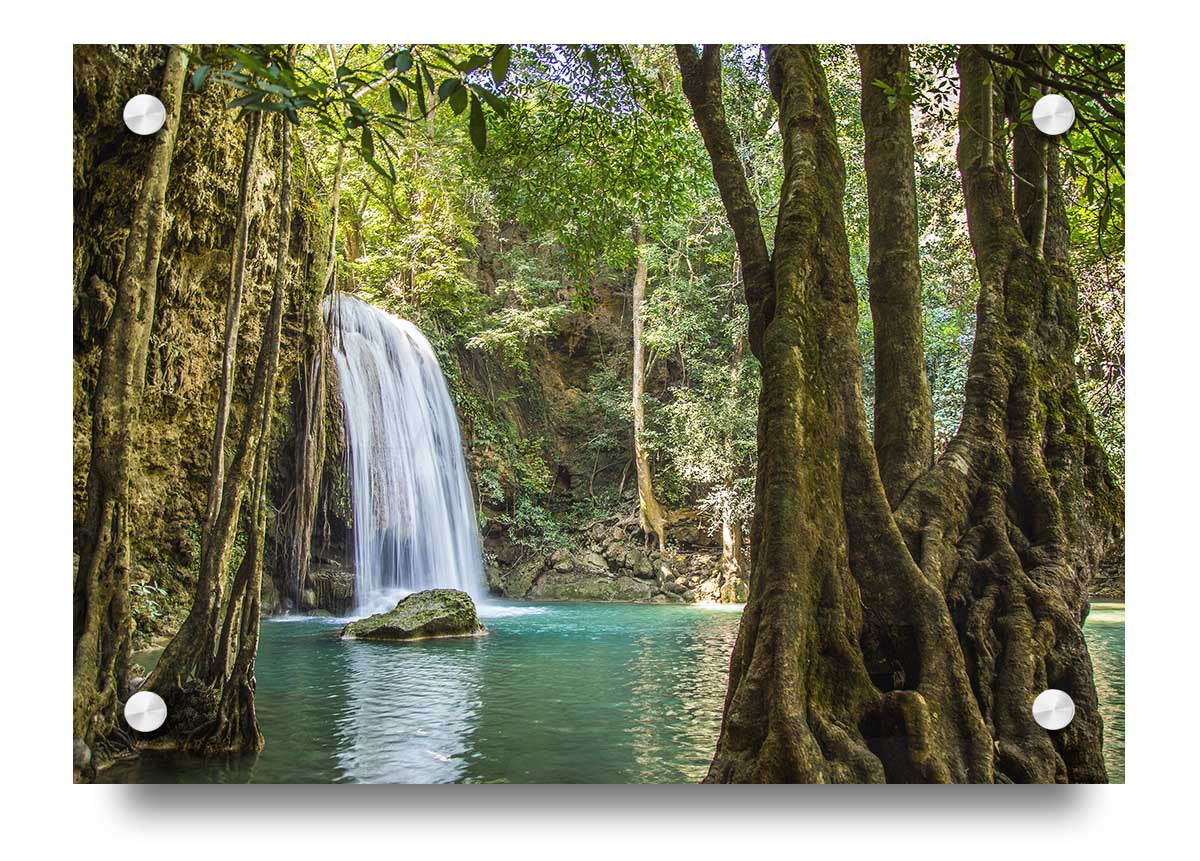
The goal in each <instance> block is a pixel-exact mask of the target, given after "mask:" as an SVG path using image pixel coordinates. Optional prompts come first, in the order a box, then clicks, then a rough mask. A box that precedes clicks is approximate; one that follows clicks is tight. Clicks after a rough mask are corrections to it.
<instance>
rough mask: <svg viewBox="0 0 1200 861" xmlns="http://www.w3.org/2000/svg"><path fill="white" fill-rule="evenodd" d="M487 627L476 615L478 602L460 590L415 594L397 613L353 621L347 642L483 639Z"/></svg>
mask: <svg viewBox="0 0 1200 861" xmlns="http://www.w3.org/2000/svg"><path fill="white" fill-rule="evenodd" d="M486 633H487V628H485V627H483V625H482V624H481V623H480V621H479V617H478V616H476V615H475V603H474V602H473V601H472V600H471V596H470V595H468V594H467V593H466V592H460V591H458V590H457V589H426V590H425V591H424V592H414V593H413V594H411V595H409V596H408V597H407V598H404V599H402V600H401V601H400V603H399V604H397V605H396V608H395V609H394V610H391V611H389V612H387V613H378V614H376V615H374V616H368V617H367V618H365V619H359V620H358V621H357V622H351V623H350V624H349V625H347V626H346V627H345V628H343V629H342V639H343V640H429V639H433V638H435V637H479V636H482V635H483V634H486Z"/></svg>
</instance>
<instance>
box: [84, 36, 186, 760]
mask: <svg viewBox="0 0 1200 861" xmlns="http://www.w3.org/2000/svg"><path fill="white" fill-rule="evenodd" d="M186 71H187V54H186V52H185V51H184V50H183V49H182V48H172V49H171V50H170V52H169V53H168V55H167V62H166V67H165V70H164V73H163V86H162V90H161V92H160V93H159V95H160V96H161V98H162V102H163V105H164V106H165V107H166V112H167V117H166V122H165V123H164V125H163V128H162V130H161V131H159V132H158V134H157V135H156V136H155V138H154V140H153V143H152V147H153V148H152V151H151V153H150V155H149V158H148V160H147V162H146V168H145V172H144V174H143V177H142V184H141V188H140V190H139V192H138V196H137V198H136V200H135V202H134V205H133V213H132V218H131V220H130V227H129V236H128V238H127V240H126V242H125V257H124V259H123V260H122V261H121V266H120V269H119V271H118V276H117V284H116V301H115V304H114V308H113V312H112V317H111V318H110V320H109V321H108V325H107V327H106V328H105V331H104V343H103V350H102V353H101V358H100V368H99V373H98V376H97V381H96V391H95V395H94V397H93V399H92V445H91V461H90V464H89V467H88V485H87V500H88V502H87V513H86V515H85V518H84V522H83V528H82V529H81V531H80V540H79V547H78V552H79V571H78V574H77V576H76V580H75V590H74V592H75V594H74V626H73V627H74V630H73V647H74V677H73V691H74V708H73V732H74V737H75V746H76V752H75V753H76V756H75V766H76V768H75V774H76V779H83V778H87V777H88V776H89V775H90V771H91V767H92V750H91V747H92V746H93V745H95V744H96V743H97V740H98V739H103V738H104V737H105V736H107V735H108V734H110V733H112V732H113V731H114V730H116V729H117V727H118V723H117V710H118V707H119V706H120V703H121V702H122V701H123V700H124V699H125V697H126V695H127V691H126V685H127V679H126V676H127V667H128V664H129V647H130V637H131V633H132V626H133V622H132V619H131V617H130V610H129V564H130V559H129V556H130V550H129V482H130V476H131V470H132V463H131V461H132V458H133V442H132V436H133V430H134V427H135V426H136V423H137V420H138V413H139V407H140V405H141V399H142V390H143V388H144V387H145V377H146V357H147V351H148V349H149V346H150V333H151V327H152V325H153V321H154V307H155V304H156V299H157V294H158V263H159V256H160V253H161V251H162V238H163V229H164V222H165V220H166V212H165V200H166V193H167V182H168V179H169V178H170V175H171V159H172V156H173V154H174V150H175V138H176V132H177V131H178V127H179V116H180V103H181V100H182V98H183V80H184V77H185V73H186Z"/></svg>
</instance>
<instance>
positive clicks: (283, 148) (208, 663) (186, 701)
mask: <svg viewBox="0 0 1200 861" xmlns="http://www.w3.org/2000/svg"><path fill="white" fill-rule="evenodd" d="M280 152H281V156H280V158H281V167H280V189H279V206H280V210H279V211H280V216H279V228H278V237H277V243H278V248H277V251H276V259H275V276H274V283H273V288H272V292H271V306H270V310H269V311H268V312H267V320H266V323H265V325H264V326H263V340H262V344H261V346H260V347H259V353H258V358H257V360H256V362H255V367H254V381H253V384H252V388H251V394H250V403H249V408H248V409H247V411H246V419H245V425H244V427H243V429H242V434H241V437H240V439H239V441H238V446H237V449H236V451H235V453H234V457H233V461H232V462H231V464H230V468H229V473H228V475H227V478H226V483H225V488H224V491H223V493H222V504H221V510H220V512H219V515H218V521H217V523H216V525H215V527H214V529H213V531H212V536H213V537H212V540H213V541H214V542H216V543H218V545H226V546H227V545H228V543H229V542H231V541H232V535H233V534H234V533H236V531H237V528H238V522H239V514H240V509H241V506H242V501H243V497H244V495H245V492H246V486H247V484H249V485H250V490H251V495H250V505H249V526H248V528H247V529H246V536H247V542H246V553H245V556H244V557H243V559H242V563H241V565H240V566H239V568H238V571H237V573H236V575H235V577H234V580H233V584H232V586H231V588H230V590H229V594H228V598H227V600H226V601H225V602H224V614H223V616H219V615H217V614H210V615H209V617H208V618H209V619H211V620H212V621H210V622H207V623H206V622H205V619H204V617H201V616H199V615H197V614H196V612H195V606H196V605H197V604H200V599H201V596H200V595H199V594H197V595H196V596H195V599H194V602H193V612H192V613H191V614H189V616H188V619H187V620H186V621H185V623H184V625H183V626H182V627H181V628H180V630H179V633H178V634H176V636H175V637H174V638H173V639H172V640H171V642H170V643H169V644H168V645H167V648H166V649H165V650H164V651H163V655H162V657H161V658H160V659H159V663H158V665H157V666H156V667H155V668H154V671H153V672H152V673H151V674H150V677H149V678H148V679H147V681H146V687H147V688H149V689H152V690H154V691H155V692H156V693H158V694H159V695H160V696H162V697H163V699H164V700H166V702H167V705H168V707H169V709H170V710H171V712H172V715H173V720H172V724H171V726H170V729H169V730H168V731H167V732H166V733H165V734H164V735H163V736H162V737H160V738H158V739H155V740H154V741H152V742H148V743H147V745H146V746H148V747H156V748H167V749H178V750H187V751H192V752H196V753H203V754H209V755H212V754H224V753H252V752H255V751H257V750H259V749H261V747H262V735H261V733H260V732H259V729H258V721H257V718H256V716H255V711H254V688H255V681H254V655H255V652H256V651H257V649H258V632H259V615H260V613H259V610H260V597H261V588H262V565H263V550H264V543H265V531H266V504H265V496H266V481H267V464H268V461H269V443H270V433H271V420H272V414H273V412H274V396H275V384H276V378H277V376H278V367H279V354H280V340H281V333H282V327H283V310H284V304H285V293H286V286H287V283H288V274H287V255H288V244H289V239H290V231H291V138H290V126H289V124H288V122H287V120H286V119H284V118H282V117H281V118H280ZM217 558H220V559H221V564H222V568H221V569H220V571H219V572H218V577H217V580H218V581H222V580H224V565H225V564H226V559H227V552H226V553H221V554H218V555H217ZM201 585H202V584H199V583H198V584H197V589H199V588H201ZM219 594H220V593H219V592H218V596H219ZM209 600H210V601H212V599H211V597H210V598H209ZM218 609H220V608H218ZM206 624H207V625H210V626H211V627H207V626H206ZM176 713H178V714H179V715H180V718H179V719H178V720H176V719H174V715H175V714H176Z"/></svg>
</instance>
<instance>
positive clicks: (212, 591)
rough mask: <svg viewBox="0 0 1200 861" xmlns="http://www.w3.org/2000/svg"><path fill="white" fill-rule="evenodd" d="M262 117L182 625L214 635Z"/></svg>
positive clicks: (251, 144)
mask: <svg viewBox="0 0 1200 861" xmlns="http://www.w3.org/2000/svg"><path fill="white" fill-rule="evenodd" d="M261 127H262V114H260V113H257V112H256V113H252V114H250V115H249V117H247V119H246V140H245V144H244V149H243V151H242V172H241V178H240V180H239V183H238V212H237V220H236V223H235V227H234V235H233V249H232V251H231V253H230V262H229V290H228V294H227V295H226V299H225V340H224V349H223V351H222V357H221V382H220V389H219V392H220V396H219V398H218V401H217V416H216V420H215V421H214V423H213V437H212V446H211V449H210V455H209V479H208V503H207V506H206V508H205V516H204V526H203V527H202V529H201V534H200V570H199V574H198V582H197V585H196V590H195V593H194V594H195V598H194V600H193V603H192V607H191V610H190V611H189V613H188V617H187V619H186V620H185V622H184V625H185V626H191V627H194V628H196V629H199V630H215V629H216V626H217V621H218V619H219V618H220V612H221V592H222V589H223V588H224V571H225V566H226V565H227V564H228V562H227V560H228V555H229V551H230V548H231V547H232V544H233V537H234V536H233V531H232V530H229V529H226V530H224V531H222V529H221V524H222V522H223V521H222V519H221V508H222V501H223V498H224V493H225V440H226V437H227V435H228V426H229V414H230V409H231V406H232V403H233V388H234V373H235V369H236V366H237V346H238V330H239V327H240V324H241V316H242V297H243V295H244V293H245V280H246V250H247V246H248V245H249V238H250V220H251V214H252V210H253V209H254V207H255V201H254V200H253V197H252V192H251V189H252V187H253V186H254V184H255V174H254V170H255V164H254V162H255V159H256V157H257V152H258V137H259V131H260V129H261Z"/></svg>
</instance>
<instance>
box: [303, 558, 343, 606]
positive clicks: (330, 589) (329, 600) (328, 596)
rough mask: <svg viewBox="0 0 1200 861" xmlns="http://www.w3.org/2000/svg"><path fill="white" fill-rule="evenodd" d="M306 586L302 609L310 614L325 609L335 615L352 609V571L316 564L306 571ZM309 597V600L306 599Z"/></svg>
mask: <svg viewBox="0 0 1200 861" xmlns="http://www.w3.org/2000/svg"><path fill="white" fill-rule="evenodd" d="M307 585H308V588H307V589H306V590H305V592H306V593H307V592H311V593H312V594H311V595H308V594H306V595H305V599H306V601H307V602H308V606H307V607H305V608H304V609H305V610H306V611H307V612H308V613H309V614H310V615H311V614H312V613H313V612H315V611H322V610H326V611H328V612H330V613H332V614H333V615H335V616H344V615H346V614H347V613H349V612H350V611H351V610H353V609H354V572H353V571H351V570H350V569H348V568H345V567H339V566H335V565H318V566H315V567H313V568H312V570H310V571H309V572H308V583H307ZM309 598H311V599H312V600H311V601H308V599H309Z"/></svg>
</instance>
